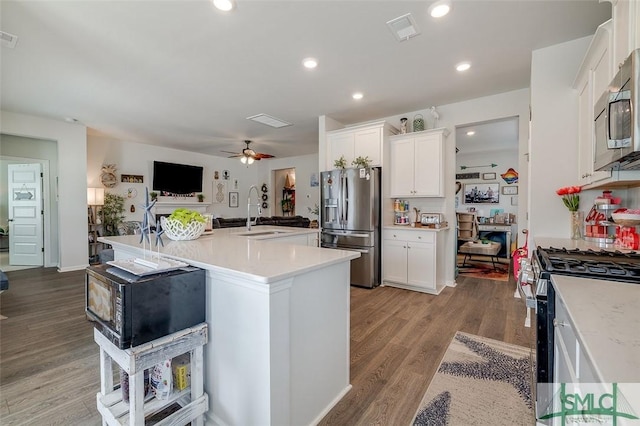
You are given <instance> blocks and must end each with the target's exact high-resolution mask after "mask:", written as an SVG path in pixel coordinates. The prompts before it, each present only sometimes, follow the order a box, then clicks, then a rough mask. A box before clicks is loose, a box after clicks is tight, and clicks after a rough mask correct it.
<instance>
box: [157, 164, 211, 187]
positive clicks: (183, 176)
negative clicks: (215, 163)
mask: <svg viewBox="0 0 640 426" xmlns="http://www.w3.org/2000/svg"><path fill="white" fill-rule="evenodd" d="M202 172H203V167H200V166H190V165H187V164H176V163H165V162H163V161H154V162H153V189H154V191H163V192H168V193H171V194H191V193H193V192H202Z"/></svg>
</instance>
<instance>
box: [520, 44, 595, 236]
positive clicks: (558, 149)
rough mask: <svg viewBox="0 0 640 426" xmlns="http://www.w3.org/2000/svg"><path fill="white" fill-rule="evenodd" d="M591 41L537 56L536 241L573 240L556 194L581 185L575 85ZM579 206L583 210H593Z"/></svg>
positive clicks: (533, 96) (534, 99)
mask: <svg viewBox="0 0 640 426" xmlns="http://www.w3.org/2000/svg"><path fill="white" fill-rule="evenodd" d="M590 41H591V37H583V38H580V39H577V40H573V41H570V42H566V43H562V44H558V45H555V46H551V47H547V48H544V49H539V50H535V51H534V52H533V56H532V63H531V114H532V117H533V120H532V124H531V147H530V162H531V163H530V164H531V172H530V178H531V185H530V203H531V208H530V211H529V222H530V230H531V235H532V236H533V237H534V238H535V237H541V236H545V237H559V238H563V237H564V238H568V237H569V236H570V235H569V233H570V227H569V213H568V210H567V208H566V207H565V206H564V204H563V203H562V200H561V199H560V197H559V196H557V195H556V193H555V191H556V190H557V189H558V188H561V187H564V186H570V185H576V183H577V181H578V132H577V131H578V94H577V92H576V91H575V90H573V89H572V85H573V81H574V79H575V77H576V74H577V72H578V67H579V66H580V64H581V63H582V59H583V57H584V55H585V52H586V50H587V47H588V46H589V42H590ZM580 204H581V205H580V210H586V211H588V210H589V208H590V207H591V205H590V204H587V203H586V202H581V203H580Z"/></svg>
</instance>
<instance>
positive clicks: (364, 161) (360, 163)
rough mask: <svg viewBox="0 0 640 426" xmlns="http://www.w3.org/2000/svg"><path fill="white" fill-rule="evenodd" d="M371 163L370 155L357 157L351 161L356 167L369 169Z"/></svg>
mask: <svg viewBox="0 0 640 426" xmlns="http://www.w3.org/2000/svg"><path fill="white" fill-rule="evenodd" d="M370 164H371V160H369V157H368V156H367V157H357V158H356V159H355V160H353V161H352V162H351V165H352V166H355V168H356V169H368V168H369V165H370Z"/></svg>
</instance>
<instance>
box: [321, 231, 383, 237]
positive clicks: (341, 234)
mask: <svg viewBox="0 0 640 426" xmlns="http://www.w3.org/2000/svg"><path fill="white" fill-rule="evenodd" d="M322 233H323V234H325V235H333V236H336V237H358V238H366V237H370V236H371V234H352V233H348V232H340V231H338V232H330V231H322Z"/></svg>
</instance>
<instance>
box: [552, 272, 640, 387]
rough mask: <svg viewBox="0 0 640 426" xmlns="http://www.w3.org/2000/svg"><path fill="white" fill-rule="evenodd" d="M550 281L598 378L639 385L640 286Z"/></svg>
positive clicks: (566, 279)
mask: <svg viewBox="0 0 640 426" xmlns="http://www.w3.org/2000/svg"><path fill="white" fill-rule="evenodd" d="M552 281H553V284H554V288H555V290H556V294H557V295H558V296H559V297H560V298H561V299H562V300H563V302H564V303H565V305H566V307H567V310H568V313H569V317H570V318H571V320H572V322H573V324H574V325H575V333H576V336H577V338H578V340H579V342H580V344H581V346H582V347H584V350H585V352H586V354H587V355H588V357H589V358H590V359H591V361H592V362H593V364H594V367H595V369H596V374H597V375H598V376H599V378H600V379H601V380H602V381H604V382H618V383H623V382H633V383H640V284H629V283H621V282H616V281H603V280H592V279H587V278H575V277H568V276H563V275H552Z"/></svg>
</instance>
